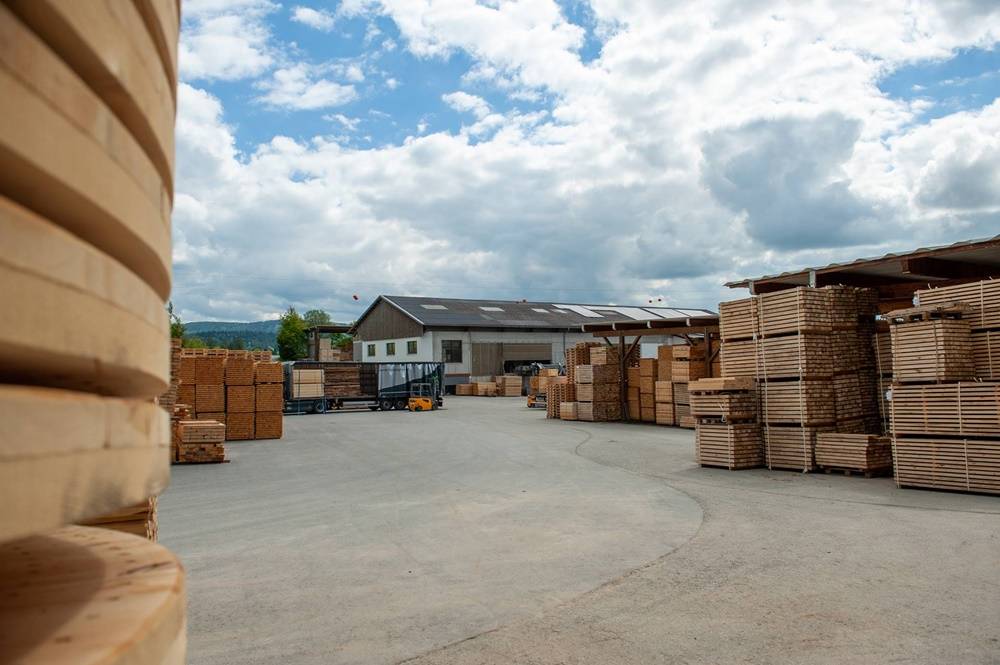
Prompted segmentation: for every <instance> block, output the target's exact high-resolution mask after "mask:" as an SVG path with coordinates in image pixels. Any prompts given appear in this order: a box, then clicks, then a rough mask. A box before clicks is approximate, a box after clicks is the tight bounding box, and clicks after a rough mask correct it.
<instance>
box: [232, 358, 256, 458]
mask: <svg viewBox="0 0 1000 665" xmlns="http://www.w3.org/2000/svg"><path fill="white" fill-rule="evenodd" d="M224 381H225V384H226V416H225V418H226V439H227V440H229V441H246V440H248V439H253V438H254V410H255V408H254V405H255V400H256V393H255V390H254V361H253V359H252V358H238V357H231V358H226V364H225V373H224Z"/></svg>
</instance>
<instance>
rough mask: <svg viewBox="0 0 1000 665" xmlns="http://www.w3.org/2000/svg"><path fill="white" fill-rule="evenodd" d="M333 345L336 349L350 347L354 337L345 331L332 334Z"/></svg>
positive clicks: (352, 344)
mask: <svg viewBox="0 0 1000 665" xmlns="http://www.w3.org/2000/svg"><path fill="white" fill-rule="evenodd" d="M333 345H334V346H335V347H337V348H338V349H350V348H352V347H353V346H354V338H353V337H351V336H350V335H348V334H345V333H336V334H334V335H333Z"/></svg>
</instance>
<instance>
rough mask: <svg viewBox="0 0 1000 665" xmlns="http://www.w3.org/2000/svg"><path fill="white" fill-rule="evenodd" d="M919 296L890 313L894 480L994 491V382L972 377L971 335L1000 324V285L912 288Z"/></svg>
mask: <svg viewBox="0 0 1000 665" xmlns="http://www.w3.org/2000/svg"><path fill="white" fill-rule="evenodd" d="M917 300H918V302H919V306H918V307H915V308H909V309H906V310H897V311H895V312H891V313H890V314H889V318H890V320H891V321H892V353H893V381H894V383H893V387H892V400H891V409H892V446H893V457H894V460H895V472H896V484H897V485H899V486H900V487H922V488H929V489H947V490H964V491H971V492H985V493H990V494H1000V383H996V382H983V381H977V380H974V379H976V378H977V374H979V373H980V372H982V371H983V363H982V362H981V361H980V362H976V360H975V359H974V358H973V354H974V348H975V346H976V342H975V341H974V339H975V338H974V335H980V336H981V337H980V338H979V339H988V337H989V336H988V334H987V335H986V336H985V337H982V335H983V333H989V332H991V330H990V329H991V327H996V326H998V325H1000V289H998V283H997V282H994V281H992V280H987V281H985V282H977V283H973V284H963V285H959V286H948V287H942V288H938V289H928V290H924V291H918V292H917ZM987 353H989V350H988V349H987ZM986 365H987V366H989V365H990V362H989V359H987V362H986ZM987 373H989V370H987Z"/></svg>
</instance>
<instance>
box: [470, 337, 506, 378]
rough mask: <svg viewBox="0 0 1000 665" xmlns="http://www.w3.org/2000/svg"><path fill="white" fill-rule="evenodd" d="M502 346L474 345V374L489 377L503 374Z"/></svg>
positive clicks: (494, 344) (491, 344)
mask: <svg viewBox="0 0 1000 665" xmlns="http://www.w3.org/2000/svg"><path fill="white" fill-rule="evenodd" d="M501 347H502V345H501V344H499V343H497V342H485V343H477V342H473V344H472V374H473V376H487V375H496V374H502V373H503V351H502V349H501Z"/></svg>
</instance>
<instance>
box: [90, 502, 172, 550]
mask: <svg viewBox="0 0 1000 665" xmlns="http://www.w3.org/2000/svg"><path fill="white" fill-rule="evenodd" d="M80 526H98V527H102V528H104V529H112V530H113V531H121V532H122V533H131V534H132V535H135V536H139V537H141V538H147V539H149V540H152V541H154V542H155V541H156V536H157V521H156V497H155V496H154V497H150V498H148V499H146V500H145V501H142V502H140V503H137V504H135V505H134V506H126V507H125V508H121V509H120V510H116V511H114V512H112V513H107V514H106V515H101V516H99V517H94V518H91V519H88V520H84V521H82V522H80Z"/></svg>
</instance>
